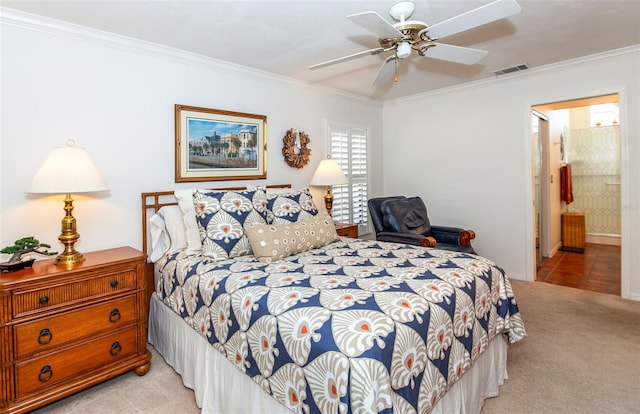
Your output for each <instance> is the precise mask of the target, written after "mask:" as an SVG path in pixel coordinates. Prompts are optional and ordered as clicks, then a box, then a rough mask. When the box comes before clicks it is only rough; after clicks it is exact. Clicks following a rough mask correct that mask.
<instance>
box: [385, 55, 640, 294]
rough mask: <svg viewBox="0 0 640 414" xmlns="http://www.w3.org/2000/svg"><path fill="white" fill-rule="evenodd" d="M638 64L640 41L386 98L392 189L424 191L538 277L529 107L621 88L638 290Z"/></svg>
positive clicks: (639, 287) (631, 275) (433, 208)
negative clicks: (445, 87) (418, 93)
mask: <svg viewBox="0 0 640 414" xmlns="http://www.w3.org/2000/svg"><path fill="white" fill-rule="evenodd" d="M639 73H640V51H639V49H638V48H637V47H636V48H630V49H625V50H621V51H617V52H611V53H609V54H606V55H601V56H593V57H591V58H589V59H583V60H580V61H575V62H566V63H565V64H562V65H556V66H553V67H547V68H539V69H537V70H536V69H532V70H530V71H528V72H524V73H521V74H517V75H511V76H509V75H507V76H506V77H504V78H498V79H495V80H491V81H486V82H478V83H474V84H470V85H467V86H465V87H460V88H455V89H451V90H445V91H440V92H434V93H431V94H426V95H421V96H415V97H411V98H406V99H402V100H397V101H393V102H386V103H385V107H384V122H383V125H384V142H383V152H384V163H385V172H384V189H385V193H386V194H389V195H391V194H405V195H412V194H415V195H420V196H422V197H423V198H424V199H425V202H426V204H427V207H428V209H429V216H430V219H431V221H432V223H434V224H443V225H455V226H459V227H466V228H471V229H474V230H476V233H477V238H476V241H475V243H474V245H475V248H476V250H477V251H478V252H479V253H480V254H482V255H484V256H487V257H489V258H491V259H493V260H495V261H496V262H497V263H499V264H500V266H502V267H503V268H504V269H505V270H506V271H507V273H508V274H509V275H510V276H511V277H513V278H514V279H525V280H534V278H535V261H534V260H533V258H534V245H533V237H534V233H533V223H534V221H533V205H532V197H531V194H532V187H531V186H532V182H531V148H530V131H531V125H530V124H531V116H530V108H531V106H533V105H536V104H542V103H548V102H557V101H564V100H569V99H574V98H581V97H589V96H598V95H604V94H609V93H620V106H621V111H622V114H621V125H622V127H623V132H622V141H623V144H622V146H623V157H622V158H623V171H626V174H624V176H623V177H622V191H623V195H622V198H623V201H622V210H623V211H622V214H623V219H622V222H623V236H622V284H623V286H622V294H623V296H624V297H632V298H634V299H636V300H640V272H638V269H639V268H640V255H638V254H634V255H631V252H638V251H640V232H639V231H638V230H639V229H640V209H639V194H640V143H639V142H638V131H640V117H639V116H638V114H640V101H639V100H640V76H638V74H639ZM632 269H633V270H632Z"/></svg>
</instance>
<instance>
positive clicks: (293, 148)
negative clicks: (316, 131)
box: [282, 128, 311, 168]
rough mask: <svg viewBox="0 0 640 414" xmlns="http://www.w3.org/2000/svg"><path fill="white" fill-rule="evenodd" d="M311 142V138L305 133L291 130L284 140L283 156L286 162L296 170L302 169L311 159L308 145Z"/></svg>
mask: <svg viewBox="0 0 640 414" xmlns="http://www.w3.org/2000/svg"><path fill="white" fill-rule="evenodd" d="M309 142H311V140H310V139H309V136H308V135H307V134H305V133H304V132H303V131H298V130H296V129H293V128H292V129H290V130H288V131H287V133H286V135H285V136H284V138H282V143H283V145H282V155H284V160H285V162H286V163H287V164H288V165H289V166H290V167H294V168H302V167H304V166H305V165H307V163H308V162H309V160H310V159H311V150H310V149H308V148H307V145H308V144H309Z"/></svg>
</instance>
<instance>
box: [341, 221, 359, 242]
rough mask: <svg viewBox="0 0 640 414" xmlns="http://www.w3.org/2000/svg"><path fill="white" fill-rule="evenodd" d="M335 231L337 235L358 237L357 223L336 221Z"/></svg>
mask: <svg viewBox="0 0 640 414" xmlns="http://www.w3.org/2000/svg"><path fill="white" fill-rule="evenodd" d="M336 232H337V233H338V236H344V237H351V238H353V239H357V238H358V225H357V224H348V223H336Z"/></svg>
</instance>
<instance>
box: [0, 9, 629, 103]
mask: <svg viewBox="0 0 640 414" xmlns="http://www.w3.org/2000/svg"><path fill="white" fill-rule="evenodd" d="M490 1H491V0H486V1H475V0H474V1H468V0H430V1H415V3H416V11H415V13H414V14H413V16H412V17H411V19H412V20H422V21H424V22H426V23H427V24H429V25H432V24H434V23H438V22H441V21H443V20H445V19H448V18H450V17H453V16H456V15H458V14H461V13H464V12H466V11H469V10H472V9H474V8H476V7H480V6H482V5H484V4H487V3H489V2H490ZM518 2H519V3H520V5H521V6H522V11H521V12H520V13H519V14H516V15H514V16H511V17H509V18H506V19H501V20H498V21H495V22H493V23H489V24H486V25H484V26H480V27H476V28H474V29H471V30H468V31H466V32H462V33H458V34H456V35H452V36H449V37H446V38H444V39H441V41H442V42H443V43H448V44H452V45H457V46H464V47H471V48H475V49H483V50H487V51H488V52H489V54H488V55H487V57H485V58H484V59H483V60H482V61H480V63H477V64H475V65H472V66H466V65H462V64H457V63H451V62H446V61H441V60H436V59H432V58H427V57H421V56H418V55H417V54H415V52H414V54H412V56H410V57H409V58H407V59H404V60H402V61H400V63H399V65H398V76H399V80H398V82H389V83H386V84H384V85H381V86H377V87H373V86H372V82H373V80H374V78H375V77H376V73H377V72H378V69H379V67H380V66H381V65H382V62H383V61H384V58H385V57H386V56H387V55H388V54H380V55H375V56H365V57H361V58H358V59H354V60H350V61H347V62H343V63H339V64H336V65H333V66H329V67H325V68H322V69H316V70H309V69H307V67H308V66H310V65H313V64H316V63H320V62H324V61H327V60H330V59H334V58H338V57H342V56H345V55H349V54H353V53H357V52H361V51H364V50H367V49H371V48H375V47H378V46H379V45H378V43H377V39H376V37H375V36H373V35H371V34H370V33H369V32H367V31H365V30H364V29H363V28H361V27H360V26H357V25H356V24H354V23H353V22H351V21H349V20H348V19H347V18H346V16H348V15H350V14H354V13H360V12H364V11H375V12H377V13H378V14H379V15H380V16H382V17H383V18H385V19H387V20H388V21H390V22H392V23H394V21H393V19H392V18H391V17H390V16H389V8H390V7H391V6H392V5H393V4H394V3H395V1H394V0H389V1H378V0H369V1H363V0H357V1H356V0H351V1H349V0H344V1H341V0H324V1H317V0H297V1H271V0H261V1H259V0H254V1H246V0H235V1H231V0H228V1H222V0H209V1H204V0H199V1H168V0H155V1H143V0H137V1H113V0H101V1H82V0H75V1H55V0H47V1H43V0H40V1H31V0H19V1H9V0H2V1H1V2H0V4H1V5H2V6H3V7H8V8H14V9H19V10H21V11H25V12H29V13H34V14H38V15H43V16H47V17H50V18H54V19H59V20H64V21H68V22H72V23H75V24H78V25H82V26H88V27H92V28H95V29H99V30H103V31H107V32H112V33H117V34H120V35H124V36H128V37H133V38H138V39H142V40H146V41H149V42H153V43H158V44H162V45H167V46H170V47H173V48H178V49H183V50H186V51H189V52H194V53H197V54H201V55H205V56H210V57H213V58H216V59H220V60H224V61H228V62H232V63H235V64H239V65H243V66H248V67H251V68H255V69H258V70H261V71H265V72H270V73H275V74H278V75H282V76H285V77H289V78H294V79H298V80H300V81H303V82H308V83H310V84H313V85H319V86H326V87H330V88H334V89H339V90H343V91H347V92H349V93H354V94H358V95H362V96H365V97H369V98H372V99H376V100H386V99H394V98H399V97H403V96H408V95H414V94H419V93H424V92H428V91H431V90H436V89H440V88H445V87H451V86H454V85H457V84H462V83H466V82H471V81H475V80H481V79H488V78H494V77H495V76H496V75H495V74H494V71H497V70H501V69H504V68H508V67H511V66H515V65H520V64H527V65H528V66H529V68H531V69H533V68H537V67H541V66H545V65H549V64H553V63H556V62H561V61H565V60H568V59H574V58H580V57H583V56H588V55H593V54H597V53H601V52H605V51H609V50H614V49H619V48H623V47H628V46H632V45H639V44H640V1H638V0H622V1H619V0H583V1H578V0H546V1H541V0H518Z"/></svg>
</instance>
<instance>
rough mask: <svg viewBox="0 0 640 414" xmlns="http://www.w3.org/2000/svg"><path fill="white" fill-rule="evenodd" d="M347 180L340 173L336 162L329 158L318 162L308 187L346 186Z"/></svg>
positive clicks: (340, 169)
mask: <svg viewBox="0 0 640 414" xmlns="http://www.w3.org/2000/svg"><path fill="white" fill-rule="evenodd" d="M348 182H349V180H347V177H346V176H345V175H344V173H343V172H342V167H340V164H338V161H336V160H334V159H332V158H329V159H326V160H322V161H320V164H319V165H318V168H317V169H316V172H315V174H313V177H312V178H311V182H310V183H309V184H310V185H338V184H347V183H348Z"/></svg>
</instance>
